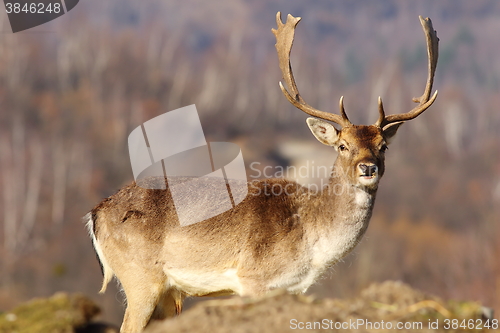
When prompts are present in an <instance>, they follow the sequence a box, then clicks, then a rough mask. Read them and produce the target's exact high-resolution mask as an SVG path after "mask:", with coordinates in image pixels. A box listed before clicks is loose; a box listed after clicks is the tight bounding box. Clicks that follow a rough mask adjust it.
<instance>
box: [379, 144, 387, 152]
mask: <svg viewBox="0 0 500 333" xmlns="http://www.w3.org/2000/svg"><path fill="white" fill-rule="evenodd" d="M387 149H389V147H387V145H386V144H383V145H382V147H380V151H381V152H383V153H385V151H386V150H387Z"/></svg>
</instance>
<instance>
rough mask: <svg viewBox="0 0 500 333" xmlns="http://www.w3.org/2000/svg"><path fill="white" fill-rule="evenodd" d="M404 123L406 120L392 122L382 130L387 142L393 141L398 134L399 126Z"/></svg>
mask: <svg viewBox="0 0 500 333" xmlns="http://www.w3.org/2000/svg"><path fill="white" fill-rule="evenodd" d="M403 123H404V121H401V122H399V123H392V124H389V125H387V126H386V127H384V129H383V130H382V131H383V132H384V136H385V141H386V142H387V144H390V143H391V142H392V139H393V138H394V136H395V135H396V132H397V131H398V129H399V126H401V125H403Z"/></svg>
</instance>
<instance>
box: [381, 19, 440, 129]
mask: <svg viewBox="0 0 500 333" xmlns="http://www.w3.org/2000/svg"><path fill="white" fill-rule="evenodd" d="M419 19H420V24H421V25H422V28H423V29H424V33H425V37H426V42H427V55H428V59H429V67H428V76H427V84H426V85H425V90H424V94H423V95H422V96H420V97H419V98H413V101H414V102H415V103H419V104H418V105H417V106H416V107H414V108H413V109H412V110H411V111H410V112H407V113H400V114H393V115H390V116H386V115H385V112H384V106H383V104H382V99H381V98H380V97H379V99H378V111H379V118H378V120H377V122H376V123H375V125H376V126H379V127H380V128H384V127H386V126H387V125H390V124H392V123H397V122H403V121H406V120H411V119H413V118H416V117H418V116H419V115H420V114H421V113H422V112H424V111H425V110H426V109H427V108H428V107H429V106H431V105H432V103H434V101H435V100H436V97H437V94H438V92H437V90H436V92H435V93H434V94H433V95H432V97H431V90H432V84H433V82H434V72H435V71H436V66H437V61H438V43H439V38H438V36H437V33H436V31H435V30H434V28H433V27H432V21H431V19H430V18H425V19H424V18H423V17H422V16H419Z"/></svg>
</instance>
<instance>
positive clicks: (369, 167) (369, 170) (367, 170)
mask: <svg viewBox="0 0 500 333" xmlns="http://www.w3.org/2000/svg"><path fill="white" fill-rule="evenodd" d="M358 168H359V170H360V171H361V175H362V176H368V177H372V176H373V175H375V174H376V173H377V170H378V168H377V166H376V165H375V164H373V163H369V164H365V163H360V164H358Z"/></svg>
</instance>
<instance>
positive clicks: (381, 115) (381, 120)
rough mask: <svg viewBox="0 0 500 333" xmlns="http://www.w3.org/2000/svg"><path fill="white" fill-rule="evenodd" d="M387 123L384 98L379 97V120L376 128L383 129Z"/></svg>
mask: <svg viewBox="0 0 500 333" xmlns="http://www.w3.org/2000/svg"><path fill="white" fill-rule="evenodd" d="M384 121H385V111H384V104H383V103H382V97H380V96H379V97H378V120H377V122H376V123H375V126H378V127H382V126H383V124H384Z"/></svg>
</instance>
